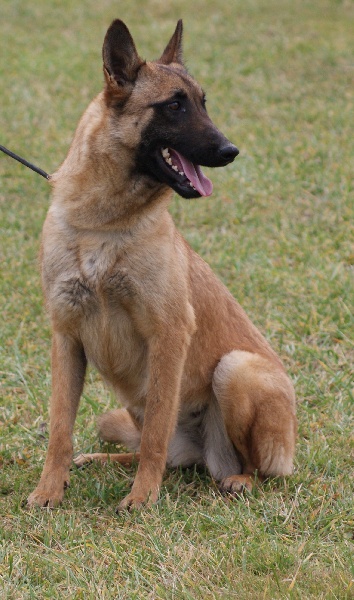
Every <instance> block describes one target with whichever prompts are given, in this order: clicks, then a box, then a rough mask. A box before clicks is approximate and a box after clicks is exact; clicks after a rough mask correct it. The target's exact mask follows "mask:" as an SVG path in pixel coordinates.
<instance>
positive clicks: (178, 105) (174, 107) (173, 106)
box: [168, 100, 181, 111]
mask: <svg viewBox="0 0 354 600" xmlns="http://www.w3.org/2000/svg"><path fill="white" fill-rule="evenodd" d="M168 108H169V109H170V110H174V111H176V110H180V108H181V103H180V102H178V101H177V100H176V101H175V102H170V104H168Z"/></svg>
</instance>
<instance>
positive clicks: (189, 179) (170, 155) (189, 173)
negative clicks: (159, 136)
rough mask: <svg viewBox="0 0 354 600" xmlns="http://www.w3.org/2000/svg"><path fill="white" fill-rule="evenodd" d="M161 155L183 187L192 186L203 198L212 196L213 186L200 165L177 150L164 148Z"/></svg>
mask: <svg viewBox="0 0 354 600" xmlns="http://www.w3.org/2000/svg"><path fill="white" fill-rule="evenodd" d="M161 154H162V157H163V159H164V161H165V163H166V165H168V166H169V167H170V169H171V170H173V171H174V173H175V175H176V177H177V179H178V180H179V183H180V184H181V185H188V186H190V187H191V188H192V189H193V190H195V191H196V192H198V194H200V195H201V196H210V195H211V193H212V191H213V184H212V182H211V181H210V179H208V177H206V176H205V175H204V173H203V171H202V170H201V168H200V166H199V165H195V164H194V163H192V162H191V161H190V160H188V159H187V158H185V157H184V156H182V154H180V153H179V152H177V150H172V148H162V149H161Z"/></svg>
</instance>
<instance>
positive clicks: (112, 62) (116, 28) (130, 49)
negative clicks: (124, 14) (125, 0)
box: [102, 19, 144, 93]
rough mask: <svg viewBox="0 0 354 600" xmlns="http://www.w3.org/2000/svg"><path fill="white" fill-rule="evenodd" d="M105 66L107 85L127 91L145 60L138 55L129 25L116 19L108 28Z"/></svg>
mask: <svg viewBox="0 0 354 600" xmlns="http://www.w3.org/2000/svg"><path fill="white" fill-rule="evenodd" d="M102 55H103V66H104V73H105V78H106V82H107V85H108V86H110V87H111V88H113V89H112V91H114V89H115V90H116V92H117V93H119V92H123V93H125V92H126V91H127V90H126V88H127V86H128V87H129V88H131V86H132V84H134V81H135V79H136V77H137V75H138V71H139V69H140V67H141V65H143V64H144V61H143V60H142V59H141V58H140V56H139V55H138V53H137V51H136V48H135V44H134V41H133V38H132V36H131V35H130V32H129V29H128V27H127V26H126V25H125V24H124V23H123V21H121V20H120V19H116V20H115V21H113V23H112V24H111V25H110V27H109V28H108V31H107V33H106V36H105V39H104V42H103V48H102Z"/></svg>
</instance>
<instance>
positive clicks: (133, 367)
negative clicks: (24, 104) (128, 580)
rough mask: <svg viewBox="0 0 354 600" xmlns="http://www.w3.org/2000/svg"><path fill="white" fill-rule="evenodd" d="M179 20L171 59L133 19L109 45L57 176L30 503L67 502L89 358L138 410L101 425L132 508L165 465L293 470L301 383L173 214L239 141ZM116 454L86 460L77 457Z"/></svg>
mask: <svg viewBox="0 0 354 600" xmlns="http://www.w3.org/2000/svg"><path fill="white" fill-rule="evenodd" d="M181 42H182V22H181V21H179V22H178V24H177V27H176V30H175V33H174V34H173V36H172V38H171V40H170V42H169V43H168V45H167V47H166V49H165V50H164V52H163V54H162V56H161V58H160V59H159V60H156V61H154V62H146V61H144V60H142V59H141V58H140V57H139V55H138V53H137V51H136V48H135V45H134V42H133V39H132V37H131V35H130V33H129V30H128V29H127V27H126V26H125V25H124V23H123V22H122V21H120V20H116V21H114V22H113V23H112V24H111V26H110V27H109V29H108V31H107V34H106V37H105V40H104V45H103V62H104V76H105V86H104V90H103V92H102V93H100V94H99V95H98V96H97V98H96V99H95V100H93V102H92V103H91V104H90V105H89V107H88V109H87V110H86V112H85V113H84V115H83V117H82V119H81V121H80V123H79V125H78V128H77V131H76V133H75V136H74V140H73V142H72V145H71V148H70V150H69V153H68V156H67V158H66V159H65V161H64V162H63V164H62V165H61V166H60V168H59V169H58V170H57V171H56V172H55V173H54V174H53V175H52V176H51V182H52V186H53V201H52V204H51V207H50V209H49V212H48V216H47V218H46V221H45V224H44V229H43V242H42V251H41V263H42V280H43V289H44V294H45V298H46V303H47V307H48V311H49V314H50V317H51V322H52V328H53V344H52V398H51V411H50V436H49V447H48V452H47V457H46V461H45V465H44V469H43V473H42V476H41V479H40V482H39V485H38V487H37V488H36V489H35V491H34V492H33V493H32V494H31V495H30V497H29V499H28V503H29V505H39V506H50V507H52V506H55V505H57V504H58V503H60V502H61V501H62V499H63V494H64V488H65V487H66V486H67V485H68V482H69V470H70V465H71V462H72V453H73V448H72V433H73V426H74V421H75V416H76V411H77V407H78V404H79V400H80V396H81V392H82V389H83V384H84V377H85V369H86V363H87V361H91V363H92V364H93V365H95V366H96V367H97V369H98V370H99V372H100V373H101V374H102V376H103V378H104V379H105V380H106V381H107V382H108V384H109V385H110V386H111V387H112V388H113V389H114V390H115V392H116V393H117V397H118V399H119V401H120V402H122V403H123V405H125V407H126V408H118V409H116V410H113V411H111V412H109V413H107V414H106V415H104V416H103V417H101V420H100V424H99V432H100V436H101V438H102V439H103V440H106V441H114V442H120V443H122V444H124V445H125V446H126V447H127V448H128V449H130V450H131V451H132V453H130V454H112V455H110V459H111V460H116V461H118V462H120V463H122V464H129V463H131V462H132V460H133V458H134V457H136V458H137V460H139V467H138V470H137V475H136V478H135V481H134V484H133V487H132V489H131V492H130V493H129V494H128V496H127V497H126V498H125V499H123V500H122V501H121V502H120V505H119V508H132V507H139V506H141V505H142V504H144V503H146V502H155V501H156V500H157V498H158V494H159V488H160V486H161V482H162V477H163V473H164V469H165V467H166V464H168V465H170V466H177V465H182V466H188V465H193V464H198V465H206V466H207V467H208V469H209V471H210V473H211V475H212V477H214V478H215V480H217V481H218V482H220V487H221V489H222V490H224V491H226V492H229V493H231V494H238V493H239V492H240V491H241V490H242V489H243V488H245V487H246V488H250V487H251V485H252V478H253V477H254V474H255V473H256V472H257V473H258V476H259V477H260V478H264V477H266V476H277V475H288V474H290V473H291V472H292V466H293V454H294V445H295V436H296V417H295V397H294V390H293V386H292V384H291V381H290V379H289V378H288V376H287V375H286V373H285V371H284V368H283V365H282V363H281V361H280V359H279V358H278V357H277V355H276V354H275V353H274V351H273V350H272V349H271V348H270V346H269V344H268V342H267V341H266V340H265V339H264V338H263V337H262V335H261V334H260V332H259V331H258V330H257V329H256V327H255V326H254V325H253V324H252V323H251V322H250V320H249V319H248V317H247V316H246V314H245V313H244V311H243V309H242V308H241V307H240V306H239V305H238V304H237V302H236V301H235V300H234V298H233V297H232V296H231V294H230V293H229V292H228V290H227V289H226V288H225V287H224V286H223V284H222V283H221V282H220V281H219V280H218V279H217V278H216V277H215V275H214V274H213V272H212V271H211V269H210V268H209V267H208V265H207V264H205V262H204V261H203V260H202V259H201V258H200V257H199V256H198V255H197V254H196V253H195V252H193V250H192V249H191V248H190V247H189V246H188V244H187V243H186V242H185V241H184V239H183V238H182V237H181V235H180V234H179V233H178V231H177V230H176V228H175V226H174V224H173V222H172V219H171V216H170V214H169V213H168V210H167V208H168V204H169V202H170V200H171V196H172V190H175V191H176V192H177V193H178V194H180V195H181V196H182V197H183V198H199V197H200V196H209V195H210V194H211V192H212V183H211V181H210V180H209V179H208V178H207V177H206V176H205V175H204V174H203V172H202V170H201V167H200V165H202V166H208V167H222V166H224V165H227V164H228V163H231V162H232V161H233V160H234V158H235V157H236V156H237V154H238V150H237V148H236V147H235V146H234V145H233V144H231V143H230V142H229V140H227V139H226V138H225V137H224V135H223V134H222V133H221V132H220V131H219V130H218V129H217V128H216V126H215V125H214V124H213V123H212V121H211V120H210V118H209V116H208V114H207V111H206V108H205V96H204V94H203V91H202V89H201V87H200V86H199V85H198V83H197V82H196V81H195V80H194V79H193V78H192V77H191V76H190V75H189V73H188V72H187V70H186V69H185V67H184V66H183V62H182V46H181ZM95 458H97V459H100V460H105V459H106V458H107V455H106V454H94V455H83V456H80V457H79V458H78V459H77V460H76V463H77V464H78V465H81V464H83V463H84V462H86V461H89V460H92V459H95Z"/></svg>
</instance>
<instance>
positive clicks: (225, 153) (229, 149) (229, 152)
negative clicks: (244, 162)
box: [219, 144, 240, 162]
mask: <svg viewBox="0 0 354 600" xmlns="http://www.w3.org/2000/svg"><path fill="white" fill-rule="evenodd" d="M238 154H240V152H239V150H238V148H236V146H234V145H233V144H227V146H224V147H223V148H220V150H219V156H220V158H222V159H223V160H224V161H225V162H232V161H233V160H234V158H236V156H237V155H238Z"/></svg>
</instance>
